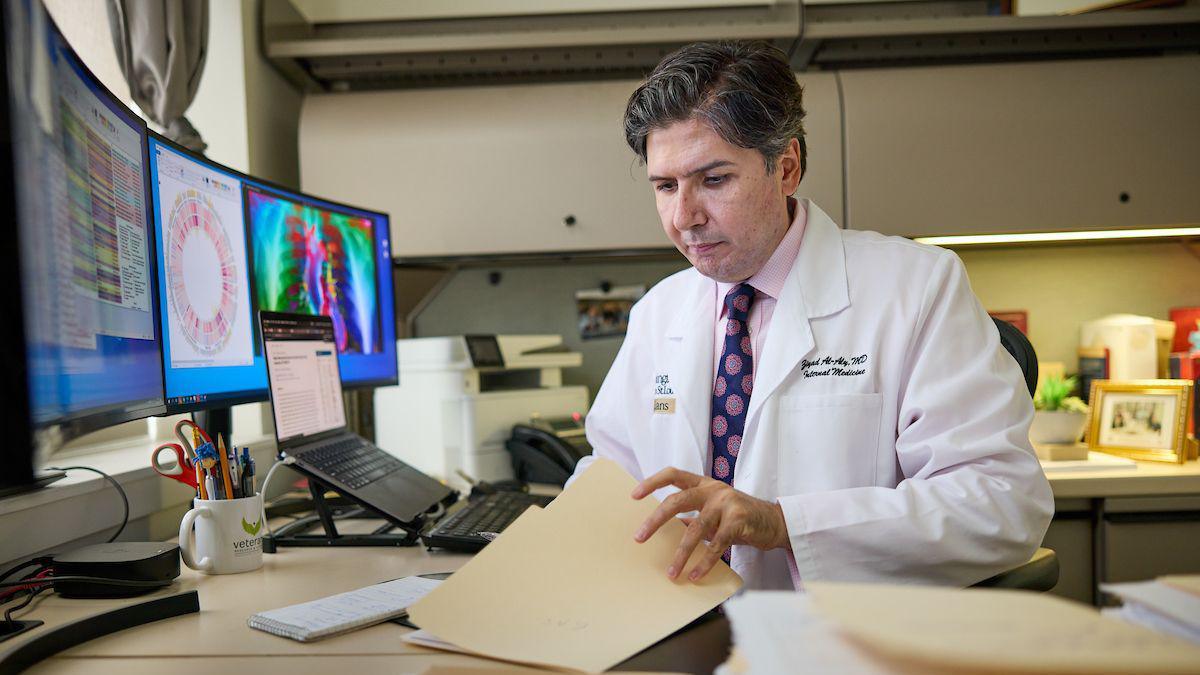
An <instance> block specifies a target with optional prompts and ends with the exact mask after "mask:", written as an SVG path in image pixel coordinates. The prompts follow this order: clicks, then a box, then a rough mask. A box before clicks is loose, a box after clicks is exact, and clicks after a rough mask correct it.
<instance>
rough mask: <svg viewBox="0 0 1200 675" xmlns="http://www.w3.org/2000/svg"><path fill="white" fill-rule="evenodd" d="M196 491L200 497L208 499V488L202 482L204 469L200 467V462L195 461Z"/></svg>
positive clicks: (203, 481)
mask: <svg viewBox="0 0 1200 675" xmlns="http://www.w3.org/2000/svg"><path fill="white" fill-rule="evenodd" d="M195 467H196V492H197V493H199V495H200V499H204V500H207V499H208V488H207V486H206V485H205V484H204V483H205V480H204V469H203V468H201V467H200V462H196V464H195Z"/></svg>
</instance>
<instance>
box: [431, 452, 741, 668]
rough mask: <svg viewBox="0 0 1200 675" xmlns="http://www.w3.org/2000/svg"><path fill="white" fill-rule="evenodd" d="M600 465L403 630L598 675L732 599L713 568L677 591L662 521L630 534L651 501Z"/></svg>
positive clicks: (618, 472)
mask: <svg viewBox="0 0 1200 675" xmlns="http://www.w3.org/2000/svg"><path fill="white" fill-rule="evenodd" d="M636 484H637V483H636V481H635V480H634V479H633V478H632V477H631V476H630V475H629V474H627V473H625V471H624V470H623V469H621V468H620V466H618V465H617V464H616V463H615V462H612V461H610V460H605V459H598V460H596V461H595V462H593V463H592V466H590V467H588V469H587V470H586V471H585V472H584V473H583V474H581V475H580V476H579V478H578V479H577V480H576V481H575V482H574V483H572V484H571V486H570V487H569V488H567V489H566V490H564V491H563V493H562V494H560V495H559V496H558V497H557V498H556V499H555V500H554V501H553V502H552V503H551V504H550V505H549V506H548V507H546V509H545V510H541V511H539V510H537V509H532V508H531V509H530V510H529V511H526V512H525V513H524V514H522V516H521V517H520V518H518V519H517V520H516V521H515V522H513V524H512V525H510V526H508V528H506V529H505V530H504V532H503V533H502V534H501V535H500V536H499V537H498V538H497V539H496V540H495V541H493V542H491V543H490V544H488V546H487V547H486V548H484V549H483V550H482V551H480V552H479V553H478V554H477V555H476V556H475V557H474V558H473V559H471V560H470V561H469V562H468V563H467V564H466V565H464V566H463V567H462V568H461V569H459V570H458V571H457V572H455V573H454V574H453V575H452V576H451V577H450V578H449V579H447V580H446V581H444V582H442V584H441V585H440V586H438V587H437V588H436V589H435V590H434V591H433V592H431V593H429V595H426V596H425V597H424V598H422V599H421V600H420V601H419V602H417V603H416V604H415V605H412V606H411V607H410V608H409V617H410V619H411V620H412V621H413V623H415V624H417V625H418V626H420V627H421V628H423V629H425V630H427V631H429V632H431V633H433V634H434V635H436V636H438V637H439V638H441V639H443V640H446V641H448V642H452V643H454V644H456V645H458V646H459V647H462V648H464V649H466V650H469V651H471V652H475V653H477V654H481V655H484V656H490V657H493V658H498V659H503V660H506V661H517V662H523V663H530V664H536V665H542V666H551V667H556V668H565V669H572V670H584V671H592V672H598V671H602V670H605V669H607V668H610V667H612V666H614V665H616V664H618V663H620V662H621V661H624V660H625V659H627V658H629V657H630V656H633V655H634V654H636V653H638V652H639V651H641V650H643V649H645V648H646V647H649V646H650V645H652V644H654V643H655V642H657V641H659V640H661V639H662V638H664V637H666V636H668V635H670V634H671V633H673V632H675V631H676V630H678V629H680V628H682V627H683V626H685V625H687V624H688V623H689V622H691V621H693V620H694V619H696V618H697V617H699V616H700V615H702V614H704V613H705V612H707V611H708V610H710V609H712V608H713V607H716V606H717V605H719V604H720V603H721V602H723V601H724V600H726V599H727V598H728V597H729V596H731V595H733V594H734V593H735V592H736V591H737V590H738V588H740V587H741V585H742V580H741V578H740V577H738V575H737V574H735V573H734V572H733V570H731V569H729V567H728V566H727V565H725V564H724V563H722V562H719V561H718V563H717V565H716V566H714V567H713V569H712V570H711V571H710V572H709V573H708V574H707V575H706V576H705V577H704V578H703V579H701V580H700V581H699V582H690V581H687V572H688V571H690V569H691V567H692V566H693V565H694V564H695V562H696V560H697V556H698V555H699V553H700V552H701V551H702V549H703V545H701V546H699V547H697V549H696V552H695V553H694V554H693V557H692V559H691V560H689V561H688V565H687V566H685V568H684V571H683V573H681V574H680V575H679V577H677V580H676V581H672V580H670V579H668V578H667V574H666V570H667V566H668V565H669V564H670V563H671V559H672V558H673V557H674V554H675V549H676V547H677V546H678V545H679V541H680V539H682V538H683V533H684V529H685V527H684V525H683V523H681V522H679V521H678V520H677V519H674V518H672V519H671V520H670V521H669V522H668V523H667V524H666V525H664V526H663V527H662V528H661V529H660V530H659V531H658V532H657V533H655V535H654V536H653V537H651V538H650V539H649V540H647V541H646V542H645V543H641V544H639V543H637V542H635V541H634V540H633V534H634V532H635V531H637V528H638V527H639V526H640V525H641V523H642V521H644V520H645V519H646V518H647V517H649V516H650V514H651V513H653V512H654V509H655V508H656V507H657V506H658V503H659V502H658V500H656V499H655V498H654V497H653V496H648V497H646V498H644V499H641V500H634V499H632V498H631V497H630V496H629V495H630V493H631V492H632V491H633V488H634V486H635V485H636Z"/></svg>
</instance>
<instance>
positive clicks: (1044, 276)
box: [401, 243, 1200, 398]
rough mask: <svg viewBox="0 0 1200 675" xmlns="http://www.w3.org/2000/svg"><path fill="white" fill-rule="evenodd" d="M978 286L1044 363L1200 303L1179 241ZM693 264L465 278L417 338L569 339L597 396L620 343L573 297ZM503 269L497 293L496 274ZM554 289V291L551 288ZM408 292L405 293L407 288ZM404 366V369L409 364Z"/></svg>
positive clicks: (520, 270)
mask: <svg viewBox="0 0 1200 675" xmlns="http://www.w3.org/2000/svg"><path fill="white" fill-rule="evenodd" d="M958 253H959V257H960V258H962V260H963V263H964V264H965V265H966V268H967V274H968V275H969V277H970V280H971V287H972V288H973V289H974V291H975V294H976V295H977V296H978V297H979V299H980V302H982V303H983V306H984V307H985V308H987V309H990V310H1011V309H1024V310H1026V311H1028V312H1029V328H1030V339H1031V341H1032V342H1033V345H1034V348H1035V349H1036V350H1037V352H1038V357H1039V358H1040V359H1041V360H1043V361H1062V362H1064V363H1065V364H1066V367H1067V370H1068V372H1071V371H1073V370H1074V369H1075V365H1076V364H1077V360H1076V353H1075V349H1076V347H1077V346H1078V341H1079V324H1080V323H1081V322H1083V321H1086V320H1088V319H1094V318H1097V317H1100V316H1103V315H1105V314H1111V313H1116V312H1129V313H1134V314H1145V315H1148V316H1154V317H1158V318H1163V319H1165V318H1167V310H1168V309H1169V308H1171V307H1177V306H1181V305H1200V257H1197V256H1195V255H1193V254H1191V253H1189V252H1188V250H1187V248H1185V246H1184V245H1183V244H1180V243H1142V244H1105V245H1090V246H1053V247H1041V248H1038V247H1026V248H1003V249H988V250H964V251H959V252H958ZM686 265H687V262H686V261H685V260H683V259H682V257H681V258H680V259H679V260H678V262H654V263H634V262H627V263H611V262H610V263H595V264H579V263H573V264H566V265H548V266H538V267H499V266H498V267H494V268H486V269H474V270H466V271H463V272H459V273H458V274H456V275H455V276H454V277H453V279H451V281H450V282H449V283H448V284H447V286H446V287H445V289H444V290H443V291H442V292H441V293H440V294H439V295H438V296H437V298H436V299H435V300H433V301H432V302H431V303H430V304H429V306H428V307H427V308H426V310H425V311H424V312H423V313H422V314H421V315H420V317H419V320H418V321H417V325H416V335H417V336H419V337H428V336H434V335H453V334H460V333H474V332H483V333H561V334H562V335H563V336H564V337H565V338H566V343H567V344H568V345H569V346H570V347H571V348H572V349H576V350H579V351H580V352H582V353H583V366H582V367H581V368H575V369H573V370H570V371H567V372H565V373H564V380H565V381H566V382H567V383H569V384H583V385H586V386H587V387H588V390H589V393H590V394H591V395H592V397H593V398H594V397H595V395H596V390H597V389H598V388H599V386H600V383H601V382H603V380H604V375H605V373H606V372H607V371H608V368H609V366H610V365H611V364H612V360H613V359H614V358H615V357H616V354H617V350H618V349H619V348H620V346H621V340H620V338H601V339H597V340H588V341H582V340H580V338H579V330H578V328H577V327H576V323H575V307H574V292H575V291H576V290H578V289H583V288H595V287H596V286H597V285H598V284H599V282H600V281H601V280H608V281H610V282H612V283H613V284H614V285H625V284H639V283H644V284H646V285H647V287H649V286H653V285H654V283H655V282H657V281H659V280H661V279H662V278H664V277H666V276H667V275H669V274H671V273H672V272H674V271H676V270H679V269H682V268H683V267H685V266H686ZM491 271H499V272H501V275H502V278H501V281H500V284H499V285H497V286H491V285H489V283H488V280H487V277H488V273H489V272H491ZM547 289H550V290H547ZM401 292H403V289H401ZM402 365H403V364H402Z"/></svg>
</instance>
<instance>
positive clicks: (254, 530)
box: [242, 518, 262, 537]
mask: <svg viewBox="0 0 1200 675" xmlns="http://www.w3.org/2000/svg"><path fill="white" fill-rule="evenodd" d="M242 529H243V530H245V531H246V534H248V535H250V536H251V537H253V536H254V535H256V534H258V531H259V530H261V529H262V518H259V519H258V520H256V521H254V524H253V525H251V524H250V523H247V522H246V519H245V518H242Z"/></svg>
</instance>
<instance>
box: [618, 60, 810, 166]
mask: <svg viewBox="0 0 1200 675" xmlns="http://www.w3.org/2000/svg"><path fill="white" fill-rule="evenodd" d="M802 94H803V90H802V89H801V87H800V83H799V82H797V81H796V75H795V73H793V72H792V68H791V66H790V65H788V60H787V55H785V54H784V53H783V52H782V51H780V50H779V49H777V48H776V47H774V46H772V45H770V44H768V43H766V42H762V41H754V42H729V41H722V42H696V43H693V44H690V45H687V46H685V47H683V48H682V49H680V50H679V51H677V52H675V53H673V54H669V55H668V56H666V57H665V58H664V59H663V60H662V61H661V62H659V64H658V65H657V66H656V67H655V68H654V70H653V71H652V72H651V73H650V75H648V76H647V77H646V81H645V82H643V83H642V84H641V86H639V87H638V88H637V90H635V91H634V92H633V95H631V96H630V97H629V102H628V103H627V104H626V106H625V141H626V142H627V143H629V147H630V148H632V149H633V151H634V152H635V153H637V155H638V157H640V158H641V160H642V161H643V162H645V161H646V137H647V136H649V135H650V132H651V131H654V130H656V129H664V128H666V127H668V126H670V125H672V124H675V123H676V122H684V121H687V120H691V119H697V120H700V121H702V122H704V123H706V124H708V126H710V127H711V128H712V129H713V131H715V132H717V134H719V135H720V136H721V138H723V139H725V141H726V142H728V143H730V144H731V145H736V146H737V147H739V148H748V149H754V150H758V151H759V152H760V153H761V154H762V156H763V161H764V162H766V165H767V173H774V171H775V162H776V160H778V159H779V156H780V155H782V154H783V151H784V150H786V149H787V147H788V144H789V143H790V142H791V140H792V139H793V138H795V139H796V140H798V141H800V173H801V175H803V174H804V171H805V168H806V159H807V155H808V151H807V147H806V146H805V143H804V106H803V105H802V101H801V95H802Z"/></svg>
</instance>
